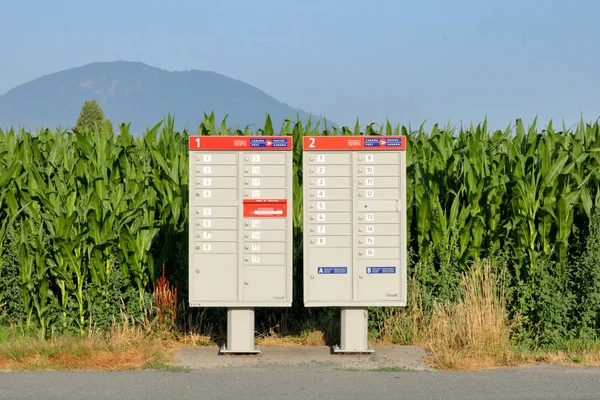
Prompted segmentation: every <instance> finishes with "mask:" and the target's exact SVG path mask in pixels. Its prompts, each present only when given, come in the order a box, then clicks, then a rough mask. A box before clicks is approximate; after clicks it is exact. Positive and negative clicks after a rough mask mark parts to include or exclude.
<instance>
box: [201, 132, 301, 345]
mask: <svg viewBox="0 0 600 400" xmlns="http://www.w3.org/2000/svg"><path fill="white" fill-rule="evenodd" d="M189 149H190V155H189V171H190V173H189V182H190V185H189V210H190V218H189V221H190V229H189V297H190V299H189V303H190V306H192V307H228V344H227V347H226V348H225V349H223V350H222V351H224V352H257V351H256V350H255V348H254V344H253V339H254V329H253V328H254V314H253V308H254V307H289V306H291V304H292V199H293V196H292V180H291V177H292V152H291V150H292V138H291V137H289V136H268V137H267V136H259V137H237V136H192V137H190V141H189ZM250 325H251V326H250ZM250 334H251V335H250Z"/></svg>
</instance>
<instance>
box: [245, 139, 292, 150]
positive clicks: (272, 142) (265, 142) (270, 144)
mask: <svg viewBox="0 0 600 400" xmlns="http://www.w3.org/2000/svg"><path fill="white" fill-rule="evenodd" d="M250 147H262V148H281V147H288V139H287V138H269V139H262V138H253V139H250Z"/></svg>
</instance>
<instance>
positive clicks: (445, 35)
mask: <svg viewBox="0 0 600 400" xmlns="http://www.w3.org/2000/svg"><path fill="white" fill-rule="evenodd" d="M599 14H600V1H597V0H571V1H567V0H562V1H555V0H520V1H519V0H502V1H500V0H453V1H449V0H418V1H415V0H413V1H402V0H385V1H384V0H370V1H365V0H360V1H355V0H345V1H342V0H338V1H332V0H285V1H282V0H279V1H278V0H255V1H244V0H220V1H219V0H214V1H201V0H195V1H194V0H188V1H176V0H171V1H170V3H167V2H166V1H165V0H161V1H154V0H145V1H143V2H142V1H132V0H127V1H124V0H120V1H115V0H102V1H98V2H87V1H81V0H77V1H75V0H60V1H58V0H54V1H50V0H35V1H34V0H19V1H17V0H0V55H1V57H0V94H3V93H5V92H6V91H8V90H9V89H11V88H13V87H15V86H17V85H19V84H22V83H25V82H27V81H30V80H32V79H35V78H38V77H40V76H42V75H45V74H49V73H54V72H58V71H61V70H64V69H68V68H72V67H77V66H81V65H85V64H88V63H91V62H97V61H116V60H124V61H139V62H143V63H146V64H149V65H151V66H154V67H158V68H162V69H166V70H170V71H173V70H190V69H197V70H206V71H214V72H218V73H221V74H224V75H227V76H229V77H232V78H235V79H239V80H242V81H244V82H247V83H249V84H251V85H253V86H256V87H258V88H259V89H261V90H263V91H265V92H266V93H268V94H269V95H271V96H273V97H275V98H277V99H278V100H280V101H282V102H285V103H287V104H289V105H291V106H293V107H297V108H302V109H304V110H306V111H309V112H312V113H313V114H315V115H318V116H325V117H326V118H328V119H329V120H332V121H335V122H336V123H338V124H343V125H352V126H353V125H354V123H355V121H356V119H357V118H359V120H360V122H361V123H363V124H364V123H369V122H371V121H373V122H376V123H382V122H385V121H386V119H387V120H389V121H390V122H392V123H393V124H396V123H400V124H403V125H409V124H410V125H411V126H412V127H413V128H414V127H417V126H419V125H420V124H422V123H424V122H425V123H426V126H431V125H432V124H433V123H439V124H440V125H446V124H448V123H449V124H451V125H453V126H460V125H461V124H462V125H466V124H469V123H471V122H473V123H474V124H477V123H480V122H482V121H483V119H484V118H487V119H488V123H489V125H490V127H492V128H500V129H503V128H505V127H507V126H508V125H509V124H514V121H515V119H516V118H522V119H523V120H524V122H525V124H526V125H529V124H530V123H531V122H533V118H534V117H536V116H537V117H538V121H539V122H538V123H539V124H542V125H547V123H548V122H549V121H550V119H552V120H553V121H554V124H555V126H557V125H561V124H562V121H563V120H564V121H565V122H566V123H567V125H568V126H571V125H573V124H576V123H577V122H578V121H579V119H580V118H581V117H583V118H584V120H585V121H595V120H597V119H598V118H599V117H600V72H599V71H600V51H599V49H600V44H599V43H600V23H598V19H597V18H598V17H597V16H598V15H599Z"/></svg>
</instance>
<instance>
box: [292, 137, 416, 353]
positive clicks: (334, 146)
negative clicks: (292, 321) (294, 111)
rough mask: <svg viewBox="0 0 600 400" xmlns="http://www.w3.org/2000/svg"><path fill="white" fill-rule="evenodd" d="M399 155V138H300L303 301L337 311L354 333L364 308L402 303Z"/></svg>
mask: <svg viewBox="0 0 600 400" xmlns="http://www.w3.org/2000/svg"><path fill="white" fill-rule="evenodd" d="M405 150H406V138H405V137H403V136H377V137H368V136H367V137H364V136H363V137H352V136H311V137H305V138H304V143H303V151H304V156H303V204H304V207H303V209H304V304H305V305H306V306H308V307H319V306H320V307H325V306H339V307H342V324H344V322H345V319H348V318H352V317H351V316H352V315H356V319H357V321H358V323H359V325H360V326H359V328H356V326H355V327H353V328H351V329H353V330H355V331H356V332H358V334H359V335H362V333H361V332H362V330H361V329H362V328H363V327H364V326H366V325H365V324H364V323H363V319H364V321H366V317H365V318H363V317H364V316H365V313H366V307H368V306H405V305H406V173H405V171H406V153H405ZM352 310H354V311H355V313H354V314H352ZM346 311H348V313H346ZM356 311H359V312H360V313H361V314H360V315H359V314H358V313H357V312H356ZM346 317H348V318H346ZM348 321H350V320H348ZM365 329H366V328H365ZM345 333H349V332H344V328H343V327H342V347H344V342H348V341H347V340H346V341H345V340H344V339H345V338H344V335H345ZM365 333H366V332H365ZM365 340H366V339H365ZM346 347H348V346H346ZM364 348H366V345H364V341H362V336H361V343H359V344H357V345H352V346H350V347H349V348H348V351H360V350H364ZM342 350H344V349H342Z"/></svg>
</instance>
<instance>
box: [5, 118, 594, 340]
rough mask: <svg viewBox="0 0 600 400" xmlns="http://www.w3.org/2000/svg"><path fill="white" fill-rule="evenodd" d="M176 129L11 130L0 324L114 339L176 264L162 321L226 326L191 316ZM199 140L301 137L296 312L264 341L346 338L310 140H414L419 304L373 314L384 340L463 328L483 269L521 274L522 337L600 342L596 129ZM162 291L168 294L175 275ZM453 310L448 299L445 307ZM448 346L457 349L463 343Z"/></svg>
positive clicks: (299, 127)
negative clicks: (311, 198) (340, 333)
mask: <svg viewBox="0 0 600 400" xmlns="http://www.w3.org/2000/svg"><path fill="white" fill-rule="evenodd" d="M173 126H174V124H173V120H172V119H171V118H170V117H169V118H168V119H167V120H165V121H163V123H160V124H157V125H155V126H153V127H151V128H148V129H147V131H146V132H145V133H144V134H143V135H141V136H139V137H134V136H133V135H131V134H130V132H129V127H128V126H127V125H125V124H122V125H121V126H120V127H119V131H118V132H117V133H116V134H115V135H110V134H109V132H108V131H106V130H105V131H98V132H95V133H93V134H82V133H79V132H74V131H72V130H59V131H50V130H43V131H40V132H36V133H33V132H26V131H23V130H17V131H15V130H12V129H11V130H8V131H0V156H1V157H0V278H1V279H0V304H4V308H3V309H0V318H3V319H4V321H5V323H12V324H22V325H23V326H25V327H26V328H27V329H31V330H35V331H37V332H38V333H39V334H40V335H41V336H48V335H49V333H50V332H75V333H79V334H83V333H85V331H86V330H87V329H88V327H89V326H90V321H92V324H93V326H96V327H98V328H101V329H102V328H104V329H110V327H111V323H112V316H113V315H119V314H120V313H121V312H125V313H126V314H128V315H133V316H134V317H135V316H137V317H138V318H141V316H142V315H143V314H144V312H145V311H144V310H146V309H148V308H153V309H154V310H156V308H155V305H154V302H155V300H154V296H153V294H154V293H163V294H164V293H166V292H161V291H160V290H158V291H156V290H155V289H156V287H157V279H158V278H159V275H160V273H161V271H160V270H159V268H158V266H162V265H163V264H164V265H165V266H166V267H165V277H166V278H165V279H166V280H167V281H168V282H171V283H172V284H173V285H174V286H175V287H177V289H178V291H177V297H178V304H179V308H178V309H177V310H176V314H175V313H173V310H174V309H175V308H174V307H175V306H174V304H173V301H172V297H169V296H172V293H174V292H172V291H170V292H168V293H170V294H169V296H166V297H165V296H163V297H161V300H160V301H161V304H160V305H159V309H160V310H161V312H162V314H161V318H162V321H163V322H164V323H166V321H167V320H169V323H170V325H173V323H172V322H173V321H172V320H170V316H172V315H175V316H176V321H175V322H176V324H175V325H176V327H175V329H182V330H185V331H188V332H189V331H192V330H195V331H205V332H206V331H211V332H215V334H218V333H219V332H221V333H222V332H223V331H224V321H225V318H224V317H223V311H222V310H219V309H190V308H187V307H186V306H185V303H186V301H187V224H188V212H189V209H188V204H187V192H188V175H187V173H188V171H187V168H188V161H187V160H188V150H187V138H188V132H187V131H184V132H176V131H175V130H174V129H173ZM194 134H199V135H249V134H255V135H270V134H283V135H292V136H293V137H294V149H293V154H294V167H293V168H294V169H293V171H294V173H293V180H294V182H293V185H294V215H293V220H294V245H295V247H294V287H295V290H294V306H293V307H292V308H291V309H285V310H279V309H275V310H273V309H259V310H257V315H256V318H257V328H258V330H259V331H261V332H269V331H271V330H272V331H273V332H274V333H275V334H278V335H281V334H285V333H290V332H291V333H295V334H300V333H301V332H304V331H306V330H307V329H308V328H310V329H318V330H321V331H323V332H325V333H326V337H328V338H329V339H328V340H335V338H331V337H330V336H331V335H335V332H337V329H336V325H335V321H336V320H337V311H338V310H336V309H327V308H326V309H310V310H307V309H305V308H304V307H302V298H301V293H302V290H301V288H302V274H301V271H302V268H301V265H302V233H303V231H302V230H303V227H302V223H301V222H302V213H303V209H302V187H301V182H302V163H301V159H302V148H301V143H302V140H301V138H302V137H303V136H305V135H391V134H394V135H398V134H401V135H405V136H407V138H408V146H407V156H408V157H407V158H408V159H407V188H408V193H407V207H408V209H407V213H408V239H409V240H408V246H409V254H410V259H409V274H410V277H411V278H412V282H413V284H412V286H411V291H412V292H411V293H412V294H411V296H412V297H411V298H413V299H414V301H413V303H412V304H413V305H412V306H409V310H401V309H394V308H373V309H372V310H371V326H370V331H371V337H372V338H374V339H375V340H387V341H390V340H391V341H394V342H407V341H413V342H416V341H419V340H421V339H422V338H424V337H425V336H424V335H425V333H424V331H423V330H422V329H421V327H419V328H417V326H418V324H416V323H413V324H412V325H409V326H411V327H412V328H411V329H412V330H411V329H404V328H401V327H399V326H397V325H394V324H391V325H390V321H392V320H393V319H394V318H413V319H415V321H416V320H418V319H422V318H426V317H427V316H432V318H434V317H435V318H439V319H440V321H442V320H443V316H444V315H447V314H450V315H452V316H453V318H457V319H458V318H462V317H461V314H460V310H458V309H455V308H453V309H449V308H444V307H450V306H449V305H448V304H455V305H456V304H462V303H465V302H466V303H465V304H467V303H468V302H469V301H471V300H469V298H466V297H464V296H463V297H461V296H462V294H461V289H460V288H461V287H463V286H464V285H465V284H466V282H465V279H466V278H465V273H467V271H469V267H468V266H469V265H471V263H475V264H477V265H478V264H485V262H486V260H489V261H490V262H492V264H493V265H495V264H496V263H498V262H500V263H502V265H504V266H505V268H506V278H505V290H504V292H503V293H504V296H505V300H506V311H507V313H508V316H509V318H510V319H511V320H513V319H515V320H518V321H519V325H518V327H517V329H516V333H514V337H515V338H518V339H519V340H520V341H522V342H523V343H529V344H531V345H533V344H535V343H537V344H540V343H550V342H552V341H557V340H558V339H559V338H560V337H562V338H574V337H583V336H585V337H589V338H594V337H596V336H597V335H598V333H600V322H599V319H598V317H597V315H600V312H598V309H597V307H596V306H595V304H597V301H596V299H597V298H598V297H597V296H598V293H600V290H599V289H598V288H597V286H598V285H596V284H595V283H593V282H598V280H597V277H598V276H600V275H598V274H596V272H595V271H596V270H595V269H594V267H593V266H594V265H595V264H594V260H595V259H594V256H593V254H594V251H593V249H592V247H590V243H591V242H590V239H589V238H590V236H593V235H594V232H595V231H594V230H593V229H592V228H591V227H592V216H593V215H595V214H596V213H597V210H598V207H599V206H600V190H599V189H600V187H599V183H600V128H599V126H598V123H597V122H596V123H593V124H585V123H584V122H583V121H582V122H581V123H580V124H578V125H577V126H576V127H574V128H573V129H567V128H566V127H562V129H555V127H554V126H553V124H552V123H550V124H548V125H547V126H546V127H544V128H542V129H539V128H538V127H537V121H535V120H534V121H533V124H532V125H531V126H530V127H525V126H524V124H523V122H522V121H520V120H517V121H516V123H515V124H514V125H512V126H509V127H507V129H506V130H504V131H493V132H490V131H489V130H488V127H487V124H486V122H485V121H484V122H483V123H482V124H480V125H478V126H473V125H471V126H469V127H461V128H459V129H454V128H451V127H449V126H447V127H440V126H438V125H435V126H434V127H433V129H432V130H431V132H425V130H424V129H423V127H419V128H418V129H412V128H411V127H405V126H399V125H398V126H392V125H391V124H389V123H385V124H383V125H377V124H369V125H367V126H361V125H360V124H359V123H358V122H357V124H356V126H354V127H352V128H350V127H328V126H327V121H326V120H320V121H317V122H316V123H313V122H312V121H310V120H309V121H307V123H303V122H300V121H299V120H298V121H296V122H292V121H291V120H288V121H286V122H285V123H284V124H283V125H282V126H281V127H278V129H275V128H274V127H273V126H272V124H271V120H270V118H269V116H268V115H267V116H266V119H265V125H264V126H263V127H261V128H259V129H257V130H255V131H252V130H250V129H249V128H248V127H246V128H244V129H234V128H230V127H228V126H227V124H226V121H222V122H220V123H217V121H215V118H214V115H205V119H204V121H203V122H202V124H201V125H200V126H199V128H198V131H197V132H194ZM594 237H595V236H594ZM598 237H599V238H600V235H599V236H598ZM599 240H600V239H599ZM467 276H468V275H467ZM592 278H593V279H592ZM160 285H162V286H161V287H166V286H165V282H164V280H163V282H162V283H161V284H160ZM169 290H170V289H169ZM557 293H558V294H557ZM550 294H554V296H551V295H550ZM478 295H481V296H484V298H485V296H487V294H486V293H478ZM561 296H563V297H561ZM558 298H561V299H562V300H561V301H557V300H556V299H558ZM444 302H449V303H445V304H447V305H446V306H442V305H440V304H444ZM461 302H462V303H461ZM167 304H168V308H169V310H171V311H168V310H165V308H164V307H165V305H167ZM414 304H419V305H418V306H415V305H414ZM411 307H412V308H411ZM465 307H466V306H465ZM490 307H491V305H490ZM494 307H495V306H494ZM167 311H168V314H167ZM407 311H410V312H409V313H407ZM482 312H483V310H482ZM490 312H491V311H490ZM419 313H421V314H419ZM444 313H445V314H444ZM452 313H454V314H452ZM517 317H518V318H517ZM578 319H579V320H581V321H584V322H577V321H578ZM486 321H489V320H486ZM465 323H466V322H465ZM469 323H472V324H475V321H472V322H469ZM440 324H441V322H440ZM584 325H585V326H584ZM440 326H442V325H440ZM453 329H455V326H448V327H445V328H444V329H441V330H442V331H448V330H449V331H450V332H454V331H453ZM456 329H458V328H456ZM472 329H475V325H473V328H472ZM490 329H492V328H490ZM493 329H496V328H493ZM453 337H456V335H455V336H453ZM440 340H442V338H440ZM443 343H446V344H447V345H448V346H452V345H453V343H454V342H453V341H452V340H451V338H450V337H448V338H443Z"/></svg>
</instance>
